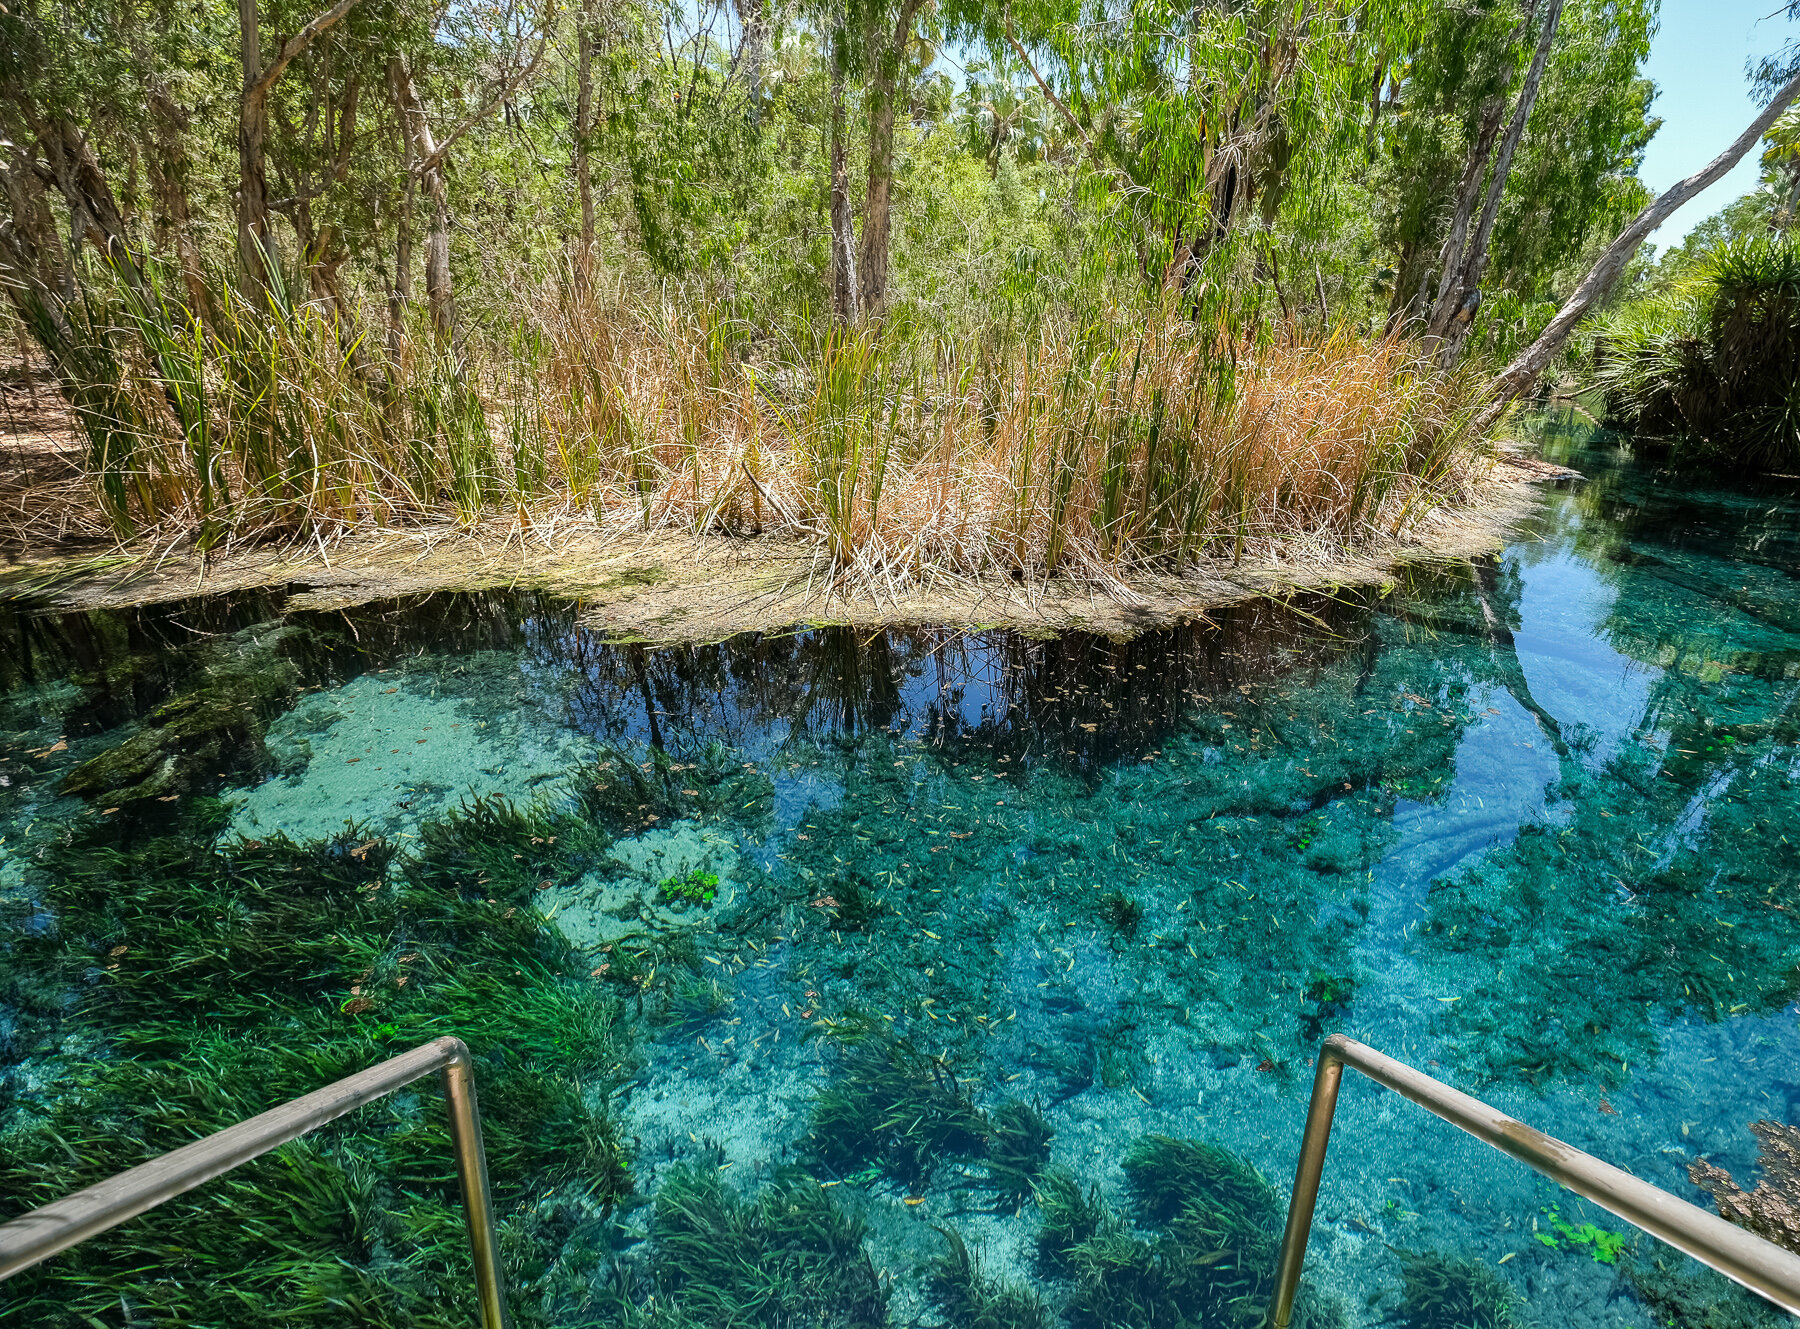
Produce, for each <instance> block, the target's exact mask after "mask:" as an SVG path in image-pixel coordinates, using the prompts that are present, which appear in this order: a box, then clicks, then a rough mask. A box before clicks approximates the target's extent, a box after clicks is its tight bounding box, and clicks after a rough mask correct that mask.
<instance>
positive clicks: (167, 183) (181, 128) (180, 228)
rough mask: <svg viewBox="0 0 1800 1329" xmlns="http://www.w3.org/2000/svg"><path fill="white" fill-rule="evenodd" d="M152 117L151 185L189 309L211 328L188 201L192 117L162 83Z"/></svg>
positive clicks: (152, 100) (152, 101) (152, 99)
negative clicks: (190, 119)
mask: <svg viewBox="0 0 1800 1329" xmlns="http://www.w3.org/2000/svg"><path fill="white" fill-rule="evenodd" d="M148 100H149V106H150V114H151V118H152V120H153V121H154V123H155V126H156V138H157V142H156V151H154V152H152V153H150V155H149V157H148V159H147V160H148V162H149V166H150V188H151V189H152V190H153V191H154V192H155V194H156V201H157V206H158V208H160V209H161V211H162V215H163V217H164V218H165V219H166V221H167V224H168V231H169V243H170V245H171V247H173V249H174V250H175V261H176V263H177V264H178V265H179V266H180V268H181V283H182V286H183V287H184V288H186V290H187V297H188V308H189V310H190V311H192V313H193V314H194V316H195V317H196V318H198V319H200V320H201V321H202V322H203V323H205V324H206V325H207V326H208V327H211V326H212V324H213V321H214V315H213V307H212V292H211V291H210V290H208V289H207V285H206V270H205V268H204V267H203V266H202V265H201V262H200V248H199V246H198V245H197V244H195V242H194V224H193V211H192V209H191V208H190V206H189V204H188V176H189V173H190V171H191V162H190V161H189V158H188V152H187V141H186V140H187V135H188V116H187V112H186V111H184V110H182V109H181V107H180V106H178V105H177V104H176V102H175V99H174V98H173V97H171V96H170V95H169V90H168V89H167V88H166V87H163V86H161V85H158V86H155V87H152V88H151V89H150V93H149V98H148Z"/></svg>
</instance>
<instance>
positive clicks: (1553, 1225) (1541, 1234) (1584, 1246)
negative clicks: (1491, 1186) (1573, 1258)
mask: <svg viewBox="0 0 1800 1329" xmlns="http://www.w3.org/2000/svg"><path fill="white" fill-rule="evenodd" d="M1544 1224H1545V1227H1547V1228H1548V1229H1549V1230H1548V1231H1545V1230H1544V1229H1543V1228H1537V1225H1536V1224H1535V1223H1534V1224H1533V1225H1532V1226H1533V1227H1534V1228H1536V1229H1537V1230H1535V1231H1534V1232H1532V1234H1531V1235H1532V1236H1533V1237H1534V1238H1535V1239H1536V1240H1537V1241H1538V1242H1540V1243H1541V1244H1543V1245H1545V1246H1548V1247H1549V1248H1550V1249H1551V1250H1553V1251H1559V1250H1564V1249H1568V1250H1585V1251H1587V1253H1588V1254H1589V1255H1591V1256H1593V1258H1594V1263H1596V1264H1617V1263H1618V1262H1619V1254H1620V1252H1622V1251H1623V1250H1624V1249H1625V1242H1626V1236H1625V1234H1624V1233H1623V1232H1611V1231H1608V1230H1607V1229H1606V1228H1603V1227H1597V1226H1595V1225H1594V1224H1593V1223H1581V1224H1575V1223H1571V1222H1570V1221H1569V1220H1568V1219H1566V1218H1564V1217H1563V1216H1562V1215H1561V1214H1560V1213H1558V1212H1557V1210H1556V1208H1555V1206H1552V1207H1550V1208H1548V1209H1546V1210H1544Z"/></svg>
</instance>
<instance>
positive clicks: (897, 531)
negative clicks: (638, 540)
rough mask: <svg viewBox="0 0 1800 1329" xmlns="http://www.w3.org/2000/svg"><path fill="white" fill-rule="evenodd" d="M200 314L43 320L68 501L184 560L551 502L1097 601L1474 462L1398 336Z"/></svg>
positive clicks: (249, 308)
mask: <svg viewBox="0 0 1800 1329" xmlns="http://www.w3.org/2000/svg"><path fill="white" fill-rule="evenodd" d="M115 289H118V288H115ZM217 308H218V309H219V310H220V311H221V312H220V313H219V314H218V316H217V317H216V319H215V323H214V325H213V326H211V327H206V326H202V324H201V323H200V322H199V321H198V320H197V319H195V318H193V317H192V316H191V315H189V314H188V313H187V311H186V310H185V309H184V308H183V307H182V306H181V305H180V304H179V303H178V302H176V301H174V300H169V299H163V298H161V297H160V296H155V295H153V296H145V295H143V294H141V293H133V292H129V291H123V290H120V292H119V293H118V294H115V295H113V296H109V297H106V298H105V299H100V298H99V297H90V299H89V301H88V304H87V306H86V307H84V308H82V309H80V310H73V311H68V313H67V315H66V317H64V319H63V322H64V323H65V324H66V325H67V326H69V327H70V328H73V329H76V331H75V332H74V333H72V334H69V335H67V336H65V337H64V340H65V341H72V342H73V343H74V344H73V345H72V346H71V347H68V348H65V350H64V354H63V357H62V360H61V361H60V362H59V363H61V364H63V365H65V366H69V367H68V368H65V370H64V382H65V384H66V385H69V386H70V387H71V397H72V399H78V412H79V413H82V419H83V421H84V425H86V427H87V431H88V434H89V439H90V443H89V466H90V471H91V473H92V475H93V479H94V484H95V494H96V501H97V502H99V503H100V504H101V505H102V506H104V507H105V508H106V510H107V511H108V513H109V514H111V515H112V516H113V519H114V527H115V529H116V530H117V531H118V532H119V534H121V535H122V536H128V535H130V534H133V533H134V532H137V531H140V530H146V529H151V528H154V529H158V530H161V531H164V532H167V531H169V530H170V529H171V528H173V529H175V530H177V531H179V530H190V531H192V532H193V534H194V535H195V537H196V539H197V540H198V541H199V542H200V543H201V544H202V545H203V546H211V545H212V544H214V543H216V542H217V541H218V540H219V539H220V538H223V537H224V536H226V535H237V534H250V535H269V534H279V533H287V534H293V535H301V536H306V537H309V538H310V537H312V536H314V535H316V534H320V533H323V532H326V531H342V530H348V529H353V528H356V527H358V526H361V525H365V524H369V523H384V524H391V523H397V522H398V523H414V522H426V521H433V520H446V519H448V520H453V521H456V522H460V523H462V524H464V525H474V524H476V523H478V522H480V521H481V520H483V519H484V518H485V517H487V516H489V515H497V514H498V513H500V512H502V511H504V510H506V509H507V508H511V509H513V510H515V511H517V512H520V513H528V512H529V511H530V510H531V509H533V508H535V507H539V506H542V505H547V504H548V505H561V506H562V507H564V508H565V509H567V508H573V509H574V510H576V511H578V512H582V513H587V514H591V515H592V516H593V517H594V518H595V519H596V520H598V521H599V522H600V523H601V524H602V525H603V526H618V525H621V524H628V525H633V526H638V527H668V528H675V529H687V530H693V531H699V532H715V533H725V534H743V533H750V532H763V533H773V534H778V535H789V536H793V537H796V538H800V539H803V540H807V541H812V542H815V543H816V544H817V545H818V546H819V547H820V548H821V549H822V550H823V552H824V554H825V555H826V556H827V558H828V559H829V561H830V563H831V564H832V566H833V567H834V568H835V569H836V570H837V571H838V572H839V573H841V574H843V575H846V576H849V577H852V578H855V577H863V578H869V579H874V580H876V581H878V582H881V583H885V584H888V585H890V586H898V585H902V584H906V583H910V582H917V581H921V580H930V579H932V578H933V577H936V576H939V575H953V576H968V575H977V574H981V573H991V572H994V573H1004V574H1009V575H1018V576H1025V577H1031V578H1039V577H1045V576H1051V575H1056V574H1074V575H1079V576H1093V577H1098V578H1100V579H1102V580H1107V579H1112V578H1117V577H1119V576H1121V575H1124V574H1126V573H1129V572H1131V571H1133V570H1137V569H1143V568H1147V567H1162V568H1182V567H1187V566H1191V565H1193V564H1194V563H1195V562H1197V561H1199V560H1203V559H1209V558H1211V559H1218V558H1230V559H1238V558H1242V557H1243V556H1244V555H1245V554H1246V552H1250V551H1261V550H1269V549H1273V548H1276V547H1278V546H1279V547H1281V548H1285V549H1299V548H1305V549H1307V550H1310V551H1314V552H1319V551H1326V550H1329V549H1339V548H1343V547H1346V546H1349V545H1353V544H1356V543H1357V542H1359V541H1363V540H1366V539H1369V538H1372V537H1379V536H1388V535H1393V534H1398V533H1401V532H1403V531H1404V530H1405V529H1406V528H1407V526H1408V525H1409V524H1410V523H1411V522H1413V521H1415V520H1416V519H1417V518H1418V517H1419V516H1420V515H1421V513H1423V512H1424V511H1425V510H1427V509H1428V508H1430V507H1432V506H1434V505H1437V504H1440V503H1444V502H1446V501H1454V500H1455V499H1456V498H1458V497H1459V496H1460V495H1461V494H1462V493H1464V492H1465V490H1466V486H1467V485H1468V483H1469V482H1470V480H1471V478H1472V475H1473V473H1474V465H1475V459H1476V458H1477V456H1478V454H1479V451H1480V448H1479V440H1477V439H1474V438H1472V437H1470V435H1469V433H1468V428H1467V422H1468V420H1469V418H1470V416H1471V414H1472V406H1473V403H1474V401H1475V399H1476V394H1477V385H1476V383H1475V381H1474V380H1473V378H1472V377H1470V376H1467V375H1464V376H1457V375H1445V374H1443V373H1440V372H1438V371H1437V370H1435V369H1433V368H1432V367H1431V365H1430V363H1429V361H1428V358H1427V357H1425V356H1423V355H1421V354H1419V353H1418V351H1417V350H1416V348H1415V347H1413V346H1412V345H1411V344H1410V343H1407V342H1404V341H1399V340H1393V339H1388V340H1369V339H1366V338H1363V337H1359V336H1355V335H1352V334H1350V333H1347V332H1342V331H1340V332H1338V333H1335V334H1331V335H1327V336H1322V337H1319V338H1315V339H1313V340H1306V339H1304V338H1301V337H1299V336H1298V335H1289V336H1284V337H1277V338H1275V339H1273V340H1272V341H1270V342H1268V343H1266V344H1260V345H1259V344H1242V343H1222V342H1221V340H1220V338H1219V337H1218V335H1217V334H1216V332H1214V331H1212V330H1210V329H1208V328H1205V327H1202V326H1197V325H1196V324H1195V323H1194V322H1193V321H1191V320H1189V319H1187V318H1184V317H1182V316H1181V315H1180V313H1179V312H1178V311H1174V310H1160V309H1145V308H1136V309H1119V308H1101V307H1096V308H1092V309H1088V310H1083V311H1076V312H1073V313H1070V314H1067V315H1064V316H1059V317H1044V318H1040V319H1039V320H1038V321H1036V322H1035V323H1033V324H1031V325H1029V326H1022V325H1018V324H1014V323H1011V322H1005V323H999V322H997V323H996V325H995V326H994V327H992V328H990V329H988V330H986V331H984V332H983V334H982V335H980V336H976V337H971V338H969V339H967V340H966V341H959V340H956V339H954V338H951V337H949V336H946V335H945V334H944V332H943V330H942V329H921V328H918V327H912V326H907V325H904V324H902V323H893V324H888V325H885V326H878V325H868V326H863V327H858V328H843V327H839V326H832V325H826V324H820V325H817V326H813V325H809V324H806V323H804V322H803V323H801V324H800V325H799V326H797V327H793V328H789V329H788V330H786V332H785V334H784V335H782V336H779V337H777V336H775V335H773V334H771V333H769V332H768V331H766V330H758V329H755V328H752V327H750V326H748V325H746V324H744V323H742V322H741V321H737V320H734V319H732V318H731V317H729V316H728V315H727V312H726V310H725V308H724V306H722V305H719V304H714V303H710V302H708V301H706V300H704V299H698V298H695V299H686V300H677V299H675V298H672V297H669V296H668V295H666V294H663V293H659V294H658V295H657V296H655V297H654V298H644V297H639V296H636V295H634V294H633V293H632V292H630V291H627V290H625V289H623V288H615V289H612V290H599V291H595V290H577V289H575V288H573V287H570V286H568V285H562V286H556V287H547V288H546V289H545V290H543V291H542V292H541V293H540V294H539V295H538V297H537V298H536V299H535V300H534V301H533V302H532V303H531V305H530V307H529V308H528V309H526V310H525V312H524V313H523V314H522V315H521V316H520V318H519V319H518V321H517V322H516V323H515V324H514V325H513V327H512V328H511V329H509V330H508V331H507V333H506V335H505V336H504V338H501V339H497V341H496V344H495V346H494V347H492V348H491V350H490V351H489V352H488V353H487V354H486V355H485V356H481V357H477V358H476V359H475V360H474V361H473V362H471V363H464V362H459V361H457V360H455V359H454V358H453V357H452V356H451V355H450V353H449V352H448V350H446V349H443V348H439V347H438V346H437V345H436V344H435V343H434V342H433V340H432V339H431V337H430V334H429V332H427V331H425V330H424V329H420V334H421V335H419V336H417V337H416V338H415V339H414V340H413V342H412V344H411V345H410V347H409V348H408V350H407V353H406V354H405V355H404V356H403V357H402V358H401V360H400V362H399V363H391V364H383V365H374V366H372V365H371V364H370V363H369V361H368V357H367V356H365V355H363V354H362V353H361V348H360V345H359V343H357V342H356V341H355V339H354V338H352V337H350V336H348V335H347V334H346V331H345V325H344V324H343V323H342V322H341V320H340V318H339V317H338V316H337V315H335V314H334V313H332V312H331V311H330V310H329V309H327V308H326V307H324V306H322V305H320V304H317V303H308V302H297V301H295V300H293V299H291V298H290V297H289V295H288V292H287V288H286V287H285V286H283V285H282V284H281V283H279V282H277V283H275V287H274V291H273V293H272V295H271V297H270V298H269V299H268V301H267V302H266V304H255V305H253V304H251V303H249V302H247V301H245V300H243V299H241V298H237V297H236V296H234V294H233V293H232V292H230V291H229V290H224V291H221V292H220V295H219V299H218V301H217ZM53 312H54V311H53ZM51 331H54V329H52V330H51ZM42 335H45V334H44V333H40V336H42ZM82 394H85V395H82ZM81 403H86V404H85V405H82V404H81Z"/></svg>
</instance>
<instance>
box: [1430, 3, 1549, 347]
mask: <svg viewBox="0 0 1800 1329" xmlns="http://www.w3.org/2000/svg"><path fill="white" fill-rule="evenodd" d="M1562 6H1563V0H1550V9H1549V12H1547V13H1546V14H1545V15H1544V27H1543V31H1542V32H1541V33H1540V34H1539V36H1538V44H1537V50H1536V52H1534V53H1533V55H1532V57H1531V68H1530V69H1529V70H1528V71H1527V72H1526V75H1525V86H1524V87H1522V88H1520V89H1519V100H1518V103H1517V104H1516V105H1515V106H1514V107H1513V115H1512V122H1511V123H1510V124H1508V125H1507V126H1506V137H1505V138H1504V139H1502V140H1501V141H1500V155H1499V157H1498V158H1496V159H1495V161H1494V173H1493V178H1492V179H1490V180H1489V181H1488V191H1487V198H1486V199H1485V200H1484V201H1483V203H1482V207H1481V221H1480V222H1479V223H1478V224H1477V225H1476V227H1475V235H1474V238H1473V239H1471V240H1470V241H1469V249H1468V252H1467V253H1466V254H1464V255H1463V260H1462V269H1461V271H1460V272H1459V273H1458V274H1457V280H1456V282H1455V284H1454V288H1453V289H1454V290H1455V292H1456V301H1455V304H1456V308H1455V309H1452V310H1451V311H1450V313H1449V314H1448V315H1446V316H1445V319H1444V322H1443V326H1442V327H1441V328H1440V329H1439V330H1438V334H1437V335H1439V336H1440V337H1443V338H1444V345H1443V347H1442V348H1441V350H1440V351H1439V359H1440V361H1441V362H1442V363H1443V364H1444V365H1445V367H1446V368H1448V367H1449V366H1450V365H1452V364H1455V363H1456V358H1457V356H1458V355H1460V354H1461V352H1462V344H1463V342H1464V341H1465V340H1466V339H1467V338H1468V335H1469V329H1470V328H1471V327H1472V326H1473V325H1474V320H1473V318H1472V317H1471V318H1464V319H1457V318H1456V317H1455V313H1456V309H1460V308H1462V307H1464V306H1466V305H1468V304H1469V301H1470V298H1471V297H1472V296H1474V295H1475V294H1476V293H1477V292H1478V291H1480V289H1481V278H1482V275H1483V274H1484V273H1485V272H1486V271H1487V262H1488V242H1489V241H1490V240H1491V239H1492V238H1493V235H1494V222H1495V221H1496V220H1497V219H1498V218H1499V216H1500V200H1501V197H1502V196H1503V195H1504V194H1505V192H1506V177H1507V176H1508V175H1509V174H1510V173H1511V172H1512V159H1513V153H1514V152H1515V151H1517V150H1518V146H1519V140H1520V139H1521V138H1523V137H1524V135H1525V122H1526V121H1527V120H1529V119H1530V118H1531V108H1532V107H1533V106H1535V105H1536V104H1537V96H1538V89H1539V87H1541V86H1542V84H1543V81H1544V66H1545V65H1546V64H1548V63H1549V60H1550V46H1551V43H1552V42H1554V41H1555V39H1556V25H1557V22H1558V20H1559V19H1561V17H1562ZM1433 322H1434V323H1436V322H1437V318H1436V315H1435V311H1434V317H1433Z"/></svg>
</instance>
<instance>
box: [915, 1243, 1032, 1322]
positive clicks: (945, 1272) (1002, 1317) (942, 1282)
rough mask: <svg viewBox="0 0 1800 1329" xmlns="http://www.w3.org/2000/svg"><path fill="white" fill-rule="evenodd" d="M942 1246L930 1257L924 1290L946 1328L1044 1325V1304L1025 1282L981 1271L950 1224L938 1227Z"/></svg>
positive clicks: (971, 1253)
mask: <svg viewBox="0 0 1800 1329" xmlns="http://www.w3.org/2000/svg"><path fill="white" fill-rule="evenodd" d="M938 1231H939V1232H940V1233H941V1234H942V1236H943V1238H944V1244H945V1246H946V1247H947V1249H946V1250H945V1251H944V1253H943V1254H942V1255H940V1256H939V1257H938V1258H937V1259H936V1260H935V1261H933V1262H932V1265H931V1268H930V1271H929V1274H928V1276H927V1279H926V1285H925V1291H926V1296H927V1297H928V1298H929V1299H930V1301H931V1305H932V1308H933V1309H934V1310H936V1311H937V1313H938V1315H939V1316H941V1317H942V1319H943V1323H944V1325H945V1326H946V1329H1047V1326H1048V1325H1049V1323H1050V1312H1049V1308H1048V1307H1046V1306H1045V1305H1044V1302H1043V1299H1042V1298H1041V1297H1039V1296H1038V1295H1037V1293H1035V1292H1033V1291H1032V1290H1031V1289H1030V1288H1027V1287H1021V1286H1019V1285H1017V1284H1013V1283H1007V1282H1004V1281H1002V1280H1000V1279H996V1278H991V1277H989V1276H988V1275H986V1274H984V1273H983V1272H982V1269H981V1264H980V1261H979V1260H978V1259H977V1257H976V1256H975V1254H974V1253H973V1252H972V1251H970V1249H969V1247H968V1244H967V1243H966V1242H964V1241H963V1239H962V1234H961V1233H959V1232H957V1231H956V1230H955V1229H954V1228H939V1229H938Z"/></svg>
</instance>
